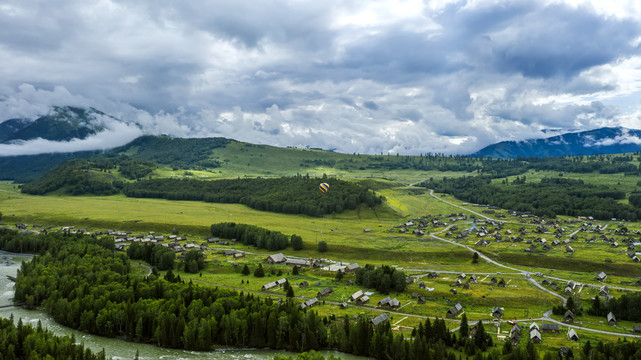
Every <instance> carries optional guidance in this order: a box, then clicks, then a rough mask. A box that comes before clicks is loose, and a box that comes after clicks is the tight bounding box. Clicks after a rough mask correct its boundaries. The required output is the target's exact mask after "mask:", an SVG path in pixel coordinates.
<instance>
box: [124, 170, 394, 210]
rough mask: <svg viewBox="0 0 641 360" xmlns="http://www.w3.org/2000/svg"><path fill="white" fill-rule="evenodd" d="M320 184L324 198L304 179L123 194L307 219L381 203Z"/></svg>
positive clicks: (365, 192) (169, 184)
mask: <svg viewBox="0 0 641 360" xmlns="http://www.w3.org/2000/svg"><path fill="white" fill-rule="evenodd" d="M322 181H323V182H327V183H328V184H329V185H330V189H329V191H328V192H327V194H323V193H321V192H320V190H319V189H318V184H319V182H320V181H319V179H313V178H308V177H304V176H294V177H283V178H273V179H262V178H257V179H236V180H215V181H202V180H194V179H152V180H140V181H137V182H135V183H128V184H126V185H125V186H124V188H123V192H124V193H125V195H127V196H129V197H142V198H162V199H169V200H198V201H206V202H217V203H239V204H243V205H247V206H249V207H251V208H253V209H256V210H264V211H272V212H279V213H285V214H305V215H309V216H322V215H324V214H331V213H334V212H335V213H341V212H343V210H347V209H356V208H357V207H358V206H359V205H360V204H366V205H368V206H374V205H377V204H380V203H381V202H382V198H381V197H379V196H376V195H375V194H374V193H373V192H372V191H370V190H369V189H367V188H366V187H364V186H362V185H359V184H357V183H353V182H347V181H343V180H338V179H323V180H322Z"/></svg>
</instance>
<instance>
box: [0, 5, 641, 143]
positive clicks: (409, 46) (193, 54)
mask: <svg viewBox="0 0 641 360" xmlns="http://www.w3.org/2000/svg"><path fill="white" fill-rule="evenodd" d="M639 54H641V4H639V3H638V2H637V1H634V0H629V1H625V0H622V1H616V2H608V3H607V4H606V3H603V2H601V1H599V0H593V1H590V0H583V1H582V0H567V1H560V0H559V1H553V0H548V1H529V0H517V1H510V2H504V1H495V0H478V1H472V0H470V1H464V0H438V1H436V0H435V1H424V2H422V1H367V2H362V1H349V0H348V1H326V2H299V1H281V0H275V1H270V2H244V1H216V2H211V1H189V2H175V1H166V0H160V1H158V0H154V1H151V0H146V1H136V2H131V1H117V0H102V1H80V0H71V1H62V0H52V1H46V2H30V1H18V0H7V1H3V2H2V4H0V65H1V66H0V121H2V120H6V119H9V118H16V117H18V118H31V119H33V118H35V117H37V116H38V115H44V114H46V113H48V112H49V111H50V109H51V106H54V105H57V106H65V105H70V106H83V107H94V108H96V109H98V110H101V111H103V112H105V113H107V114H109V115H112V116H114V117H117V118H120V119H122V120H123V121H124V124H123V125H122V128H114V129H112V130H113V131H114V132H113V133H112V134H107V133H105V134H102V135H99V136H104V139H102V138H101V139H99V138H96V139H94V141H95V142H96V144H102V145H101V146H107V145H110V144H115V145H120V143H122V142H123V141H125V140H126V139H129V138H130V137H131V136H134V135H135V133H136V129H138V126H140V128H141V129H142V132H143V133H150V134H161V133H163V134H170V135H174V136H181V137H183V136H194V137H203V136H225V137H230V138H235V139H238V140H242V141H249V142H254V143H264V144H272V145H279V146H306V145H308V146H312V147H322V148H326V149H337V150H338V151H342V152H349V153H351V152H358V153H381V152H383V153H388V152H389V153H397V152H399V153H404V154H417V153H424V152H444V153H470V152H473V151H475V150H477V149H479V148H481V147H483V146H485V145H488V144H490V143H494V142H497V141H501V140H520V139H524V138H531V137H543V136H545V134H544V133H543V132H542V130H547V129H572V130H585V129H591V128H596V127H601V126H625V127H629V128H640V127H641V106H640V105H641V103H640V100H641V55H639ZM134 124H136V125H135V126H134ZM120 132H122V133H120ZM85 140H87V141H84V142H83V141H78V142H71V143H68V144H65V145H55V146H64V147H65V148H69V149H85V147H86V146H89V145H88V144H89V142H88V141H89V140H88V139H85ZM7 146H9V145H7ZM16 146H18V145H16ZM47 146H54V144H38V143H36V142H33V143H29V144H27V143H25V144H22V145H21V147H20V148H18V147H6V148H0V154H5V155H6V154H9V153H10V154H17V153H20V152H21V151H24V152H29V153H32V152H33V151H36V150H35V149H40V148H46V147H47Z"/></svg>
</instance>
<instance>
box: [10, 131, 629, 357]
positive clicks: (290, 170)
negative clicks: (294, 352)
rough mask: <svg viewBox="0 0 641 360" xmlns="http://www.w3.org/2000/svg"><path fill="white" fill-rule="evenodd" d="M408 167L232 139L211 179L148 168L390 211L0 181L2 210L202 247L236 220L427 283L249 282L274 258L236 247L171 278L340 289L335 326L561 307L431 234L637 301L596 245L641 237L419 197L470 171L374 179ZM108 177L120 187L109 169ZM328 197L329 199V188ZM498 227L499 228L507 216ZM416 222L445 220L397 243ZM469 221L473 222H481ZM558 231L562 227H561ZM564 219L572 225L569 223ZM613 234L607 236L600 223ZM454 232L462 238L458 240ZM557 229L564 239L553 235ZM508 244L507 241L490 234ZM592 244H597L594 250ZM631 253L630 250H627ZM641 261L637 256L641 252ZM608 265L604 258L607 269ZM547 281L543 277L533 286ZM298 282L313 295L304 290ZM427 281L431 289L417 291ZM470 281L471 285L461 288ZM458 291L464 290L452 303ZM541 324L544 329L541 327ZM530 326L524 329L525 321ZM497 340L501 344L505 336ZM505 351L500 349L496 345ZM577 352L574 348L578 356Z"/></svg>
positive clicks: (297, 278) (517, 316)
mask: <svg viewBox="0 0 641 360" xmlns="http://www.w3.org/2000/svg"><path fill="white" fill-rule="evenodd" d="M402 158H403V157H395V156H388V155H385V156H382V155H381V156H372V155H357V154H354V155H347V154H338V153H328V152H326V151H319V150H313V149H280V148H273V147H266V146H257V145H251V144H243V143H236V142H232V143H231V144H229V145H228V146H225V147H221V148H216V149H214V150H212V153H211V159H213V160H216V161H218V162H220V164H221V166H220V167H219V168H215V169H205V170H189V171H186V170H183V169H178V170H176V169H172V168H170V167H166V166H161V167H159V168H158V169H156V170H155V171H154V173H153V174H152V175H151V176H152V177H170V176H174V177H183V176H184V177H187V176H188V177H199V178H201V179H203V180H214V179H220V178H239V177H241V178H242V177H256V176H288V175H294V174H303V175H305V174H309V175H310V176H323V175H328V176H337V177H340V178H341V179H343V180H347V181H357V182H360V183H362V184H364V185H366V186H368V187H369V188H370V189H373V190H374V191H376V193H377V194H378V195H382V196H384V197H385V201H384V203H383V204H382V205H380V206H376V207H374V208H370V207H367V206H363V205H361V206H360V207H359V208H357V209H356V210H348V211H344V212H342V213H340V214H331V215H327V216H324V217H309V216H304V215H287V214H278V213H272V212H266V211H258V210H253V209H250V208H249V207H247V206H244V205H239V204H217V203H205V202H196V201H168V200H162V199H139V198H127V197H125V196H123V195H112V196H63V195H59V194H58V195H56V194H50V195H47V196H33V195H26V194H22V193H20V190H19V186H18V185H16V184H13V183H10V182H0V212H1V213H2V215H3V216H2V220H1V221H2V222H3V223H5V224H8V225H12V224H15V223H19V222H21V223H26V224H29V225H32V224H38V225H41V226H43V227H51V228H52V229H54V230H55V229H58V228H60V227H62V226H75V227H76V229H79V228H83V229H85V230H86V231H89V232H91V231H97V230H107V229H116V230H122V231H133V232H139V233H142V232H149V231H153V232H155V233H156V234H166V235H169V234H172V233H173V234H178V235H180V236H185V237H187V240H186V241H185V243H193V244H196V245H200V244H202V243H204V242H205V239H206V238H207V237H208V236H210V232H209V227H210V225H211V224H213V223H218V222H237V223H246V224H251V225H256V226H260V227H263V228H267V229H270V230H275V231H279V232H282V233H284V234H286V235H292V234H297V235H300V236H301V237H302V238H303V243H304V247H303V249H302V250H298V251H295V250H293V249H291V248H287V249H285V250H283V251H282V252H283V254H285V255H286V256H296V257H301V258H324V259H330V260H333V261H336V262H344V263H353V262H357V263H359V264H360V265H361V266H363V265H365V264H375V265H389V266H395V267H397V268H398V269H402V270H403V271H405V273H406V274H407V275H411V276H417V277H420V279H418V280H416V281H414V282H413V283H411V284H409V285H408V286H407V290H406V291H404V292H401V293H395V292H392V293H390V294H381V293H377V292H376V291H375V290H373V289H365V288H362V287H361V286H359V285H348V281H349V280H354V275H353V274H345V276H344V277H343V279H341V280H336V279H335V276H336V273H334V272H330V271H324V270H320V269H301V272H300V273H299V274H298V275H293V274H292V267H289V266H285V265H263V266H264V268H265V277H263V278H257V277H254V276H253V275H252V274H253V271H254V270H255V269H256V267H258V264H260V263H263V261H264V259H265V258H266V257H267V256H268V255H269V254H271V252H268V251H266V250H259V249H256V248H254V247H250V246H245V245H242V244H236V243H232V244H231V245H228V246H222V245H218V244H209V245H208V246H209V249H208V250H206V251H205V255H206V261H207V265H206V267H205V269H204V270H202V271H201V272H200V273H197V274H188V273H186V272H183V271H182V270H178V271H176V272H177V273H178V274H180V276H181V277H182V278H183V279H184V280H193V281H197V282H199V283H201V284H205V285H207V286H226V287H232V288H236V289H240V290H244V291H254V292H258V293H261V294H262V295H263V296H272V297H281V296H284V295H285V292H284V291H283V290H282V289H280V288H277V289H273V290H269V291H267V292H262V291H261V287H262V285H263V284H266V283H268V282H270V281H275V280H278V279H280V278H287V279H288V281H289V282H290V283H292V286H293V287H294V291H295V296H296V297H297V298H300V299H301V301H303V300H302V299H308V298H312V297H314V296H316V293H317V292H318V291H320V290H321V289H323V288H325V287H328V286H331V287H332V288H333V289H334V292H333V293H332V294H330V295H329V296H327V297H325V298H323V299H322V300H324V303H323V301H322V303H321V305H319V306H317V307H316V308H315V309H317V310H318V311H319V313H320V314H322V315H330V314H332V315H336V316H345V315H347V316H350V317H353V316H356V315H364V316H375V315H378V314H380V312H381V311H389V312H390V314H391V315H392V317H391V319H392V324H394V325H395V327H397V329H398V330H399V331H403V332H408V331H410V330H411V327H412V326H416V325H417V324H418V323H419V322H421V321H424V319H425V318H426V317H430V318H435V317H438V318H443V317H445V313H446V312H447V310H448V309H450V308H451V307H452V306H454V305H455V304H457V303H461V304H462V305H463V307H464V309H465V313H466V314H467V317H468V320H469V321H470V322H473V321H479V320H483V321H488V322H489V321H491V320H492V317H491V315H490V313H491V311H492V309H494V308H495V307H497V306H498V307H501V308H503V309H504V313H505V316H504V318H503V319H504V320H509V319H513V320H519V321H527V325H528V326H529V324H530V323H531V322H530V320H529V319H537V318H540V317H542V316H543V313H544V312H545V311H547V310H550V309H551V308H552V307H554V306H556V305H558V304H560V299H559V298H558V297H555V296H553V295H551V294H549V293H547V292H544V291H542V290H541V289H540V288H538V287H536V286H534V285H533V284H532V283H531V282H530V281H528V280H527V279H526V278H525V277H524V276H523V275H522V274H517V273H515V272H514V271H511V270H506V269H504V268H502V267H499V266H496V265H494V264H492V263H489V262H487V261H485V260H483V259H481V260H480V261H479V262H478V263H473V262H472V255H473V251H470V250H469V249H466V248H464V247H462V246H457V245H456V244H452V243H449V242H445V241H441V240H439V239H436V238H434V237H431V236H430V235H432V234H435V235H438V236H439V237H441V238H444V239H447V240H449V241H454V242H455V243H457V244H460V245H464V246H468V247H470V248H471V249H473V250H474V251H477V252H479V253H482V254H484V255H486V256H488V257H490V258H491V259H493V260H495V261H498V262H500V263H502V264H505V265H508V266H511V267H514V268H517V269H519V270H522V271H528V272H530V273H532V274H533V273H536V272H539V273H541V274H542V275H545V276H549V277H554V278H558V279H563V281H562V280H557V283H558V289H557V288H554V287H552V286H549V285H548V286H545V287H546V288H547V289H549V290H550V291H552V292H555V293H557V294H561V295H563V296H565V295H564V294H563V288H564V286H565V282H564V281H565V280H569V279H571V280H574V281H575V282H579V283H587V284H601V283H599V282H597V281H596V280H595V279H594V277H595V276H596V274H598V273H599V272H600V271H605V272H606V273H607V274H608V278H607V279H606V280H605V281H604V282H603V283H602V284H606V285H608V286H620V287H624V288H632V289H637V290H641V287H639V286H635V285H634V282H635V281H636V279H637V278H638V277H639V276H641V264H639V263H634V262H632V261H631V260H630V258H629V257H628V256H627V254H626V251H625V249H626V247H622V248H615V247H612V246H611V244H610V243H605V242H603V241H602V240H601V239H599V238H598V237H599V236H601V235H605V236H607V237H614V238H616V239H619V241H623V240H625V239H627V238H629V237H634V238H635V239H637V240H636V241H641V240H638V239H639V238H640V237H639V236H638V235H636V234H635V235H630V233H631V232H632V231H637V230H640V229H641V226H640V225H639V223H629V222H626V223H621V222H619V221H594V222H592V225H590V227H588V228H587V230H585V229H584V230H581V227H582V225H583V224H584V223H585V222H587V221H574V220H576V219H572V218H568V217H560V219H561V220H562V222H561V223H558V226H556V225H551V224H544V226H545V227H546V229H545V231H544V232H537V229H538V228H539V226H540V225H541V224H536V223H532V222H530V221H529V219H523V218H521V217H517V216H512V215H510V214H509V212H508V211H506V210H495V211H494V212H493V213H491V212H485V213H483V215H485V216H488V217H490V218H493V219H495V221H494V222H490V221H486V220H485V219H482V218H481V216H479V215H478V214H480V213H482V211H483V210H484V208H480V207H474V206H472V205H471V204H466V203H465V202H463V201H461V200H459V199H456V198H454V197H453V196H451V195H447V194H436V195H437V196H438V197H439V198H441V199H442V200H444V201H447V202H449V203H453V204H455V205H456V206H452V205H450V204H448V203H446V202H444V201H441V200H439V199H437V198H435V197H433V196H431V195H430V193H429V190H428V189H424V188H420V187H417V186H412V185H411V184H415V183H418V182H420V181H422V180H425V179H429V178H431V177H433V178H443V177H458V176H464V175H471V174H470V173H466V172H457V171H451V172H449V171H448V172H439V171H435V170H431V171H417V170H413V169H411V168H398V169H395V170H384V169H372V168H371V164H372V161H375V162H381V163H385V162H389V163H392V162H394V161H396V162H399V163H401V162H402V161H404V160H403V159H402ZM112 175H113V176H116V177H118V176H119V175H118V173H117V172H114V173H113V174H112ZM522 175H526V176H527V181H533V182H536V181H539V180H540V179H542V178H545V177H557V176H561V175H562V176H563V177H567V178H571V179H582V180H584V181H585V182H589V183H594V184H599V185H607V186H611V187H613V188H617V189H621V190H623V191H625V192H627V193H630V192H632V191H635V190H638V177H634V176H624V175H623V174H608V175H601V174H597V173H590V174H572V173H563V174H560V173H559V172H555V171H528V172H527V173H526V174H521V176H522ZM505 179H507V180H508V182H511V181H512V180H513V179H514V176H510V177H507V178H499V179H495V180H493V181H494V182H496V183H498V184H500V183H501V181H503V180H505ZM330 191H331V190H330ZM459 214H461V215H465V216H467V219H464V220H462V219H456V220H450V219H449V215H455V216H458V215H459ZM499 216H500V218H499ZM422 218H429V219H432V220H434V219H435V220H438V221H439V223H438V224H432V225H429V226H426V227H425V228H423V229H422V230H423V231H424V234H422V235H414V234H412V232H411V230H410V231H408V232H405V233H402V232H401V231H400V230H399V229H400V228H401V227H402V224H405V223H406V222H409V221H418V220H420V219H422ZM474 218H476V219H477V221H474ZM555 220H556V219H555ZM566 220H567V221H566ZM499 222H501V223H502V225H501V226H500V227H498V226H497V225H496V224H497V223H499ZM597 224H600V225H602V226H605V230H602V231H601V232H598V233H597V232H595V231H594V226H596V225H597ZM606 225H607V226H606ZM453 226H456V227H457V228H458V229H457V230H454V228H453ZM483 226H485V227H486V228H487V230H488V231H487V233H488V234H487V235H486V236H484V237H481V236H478V235H477V233H476V232H470V233H469V234H467V236H465V237H462V238H457V235H458V234H460V233H461V232H462V231H464V230H468V231H469V230H470V229H477V228H479V227H483ZM623 226H625V227H626V228H627V229H628V230H629V234H626V235H620V234H615V233H614V230H616V229H620V228H621V227H623ZM557 230H558V237H557V235H556V234H555V232H556V231H557ZM497 234H500V235H501V237H502V240H501V241H496V238H495V236H496V235H497ZM572 235H575V236H576V238H575V239H573V240H572V241H571V242H570V243H569V244H563V243H561V244H560V245H555V246H552V247H551V248H550V249H548V250H543V245H542V244H541V243H538V242H537V239H538V238H544V239H545V240H546V241H547V242H548V244H549V243H551V242H553V241H554V240H556V239H558V240H560V241H563V240H566V239H569V238H570V236H572ZM511 236H521V237H522V241H521V242H513V241H509V238H510V237H511ZM592 238H597V239H596V240H595V241H591V242H590V241H589V240H590V239H592ZM481 239H487V240H490V243H489V245H488V246H482V245H477V242H478V241H479V240H481ZM321 241H324V242H326V243H327V245H328V251H327V252H324V253H320V252H319V251H318V243H319V242H321ZM526 241H530V242H532V244H534V251H532V252H529V253H528V252H526V251H525V248H527V247H529V246H530V245H531V244H527V243H526ZM568 245H569V246H572V248H573V249H574V252H573V253H568V252H566V251H565V247H566V246H568ZM226 249H235V250H239V251H243V252H246V255H245V257H243V258H240V259H233V258H232V257H225V256H224V255H223V254H221V250H226ZM622 250H623V251H622ZM637 251H639V250H637ZM606 259H608V261H606ZM245 265H247V266H248V267H249V268H250V270H251V273H252V274H250V275H242V274H241V269H242V268H243V267H244V266H245ZM134 268H135V269H136V274H139V275H140V276H143V275H144V274H145V273H146V269H145V268H144V267H142V266H138V265H135V266H134ZM431 271H439V274H438V277H437V278H435V279H430V278H428V277H427V276H425V275H427V274H428V273H429V272H431ZM461 272H464V273H466V274H467V278H469V276H470V275H471V274H477V278H478V280H479V281H478V283H477V284H472V283H470V284H468V285H469V288H466V287H463V286H455V285H454V282H455V281H456V279H457V275H458V273H461ZM493 277H496V278H497V279H501V278H503V279H504V280H505V281H506V282H507V285H506V286H505V287H498V286H495V285H494V284H492V283H490V279H491V278H493ZM534 279H535V280H536V281H537V282H539V283H541V281H542V280H543V279H544V278H543V277H537V276H534ZM303 281H307V282H308V283H309V284H310V286H308V287H300V286H299V285H298V284H300V283H301V282H303ZM421 282H424V283H425V285H426V287H427V289H421V288H419V286H418V285H419V284H420V283H421ZM465 283H467V279H465V280H464V284H465ZM357 290H363V291H371V292H373V294H372V295H371V296H370V301H369V302H368V303H367V304H364V305H362V306H354V304H352V303H350V305H349V306H348V307H347V308H346V309H342V308H340V307H339V306H338V305H337V304H338V303H340V302H344V301H347V299H349V297H350V295H351V294H353V293H354V292H356V291H357ZM452 290H456V293H454V292H453V291H452ZM597 292H598V289H596V288H591V287H584V288H583V289H581V291H580V292H577V293H576V294H575V296H576V298H577V299H579V300H580V301H582V302H583V304H584V306H586V307H587V306H589V303H590V300H591V299H592V298H593V297H594V296H595V295H596V293H597ZM628 292H629V291H628V290H616V289H612V290H611V292H610V295H611V296H614V297H619V296H621V295H622V294H624V293H628ZM387 296H390V297H392V298H397V299H398V300H399V302H400V303H401V308H399V309H388V308H380V307H378V306H377V303H378V301H380V300H381V299H383V298H385V297H387ZM417 296H422V297H424V298H425V304H419V303H418V300H417ZM459 320H460V317H457V318H454V319H448V321H449V322H448V324H450V325H449V326H450V327H451V328H455V327H457V326H458V321H459ZM579 321H582V322H583V326H586V327H589V328H593V329H596V330H606V331H613V332H616V333H627V332H629V330H630V329H631V328H632V326H633V325H635V324H633V323H630V322H621V323H620V324H619V325H617V327H616V328H615V329H613V327H611V326H609V325H607V324H604V323H603V319H597V318H593V317H589V316H581V317H580V320H579ZM537 323H539V324H540V321H537ZM524 324H525V323H524ZM499 326H500V327H499V328H498V329H497V328H495V327H494V326H493V325H487V326H486V329H488V332H490V333H492V334H493V335H494V336H495V340H498V339H499V338H500V337H502V336H504V335H506V333H507V332H509V329H510V327H511V326H508V325H507V324H506V323H505V322H503V323H502V324H500V325H499ZM566 331H567V329H566V330H562V331H561V333H559V334H548V333H544V334H543V345H541V349H552V348H554V347H558V346H567V345H568V344H569V342H568V341H567V340H566V339H565V332H566ZM578 333H579V335H580V337H581V340H580V343H579V344H584V343H585V341H587V339H590V340H591V341H595V340H601V339H609V340H612V339H614V338H615V337H613V336H610V335H603V334H598V333H592V332H583V331H578ZM497 336H498V337H497ZM497 343H499V345H497V346H499V347H500V346H502V345H500V344H501V343H502V342H499V341H497ZM574 346H577V345H574Z"/></svg>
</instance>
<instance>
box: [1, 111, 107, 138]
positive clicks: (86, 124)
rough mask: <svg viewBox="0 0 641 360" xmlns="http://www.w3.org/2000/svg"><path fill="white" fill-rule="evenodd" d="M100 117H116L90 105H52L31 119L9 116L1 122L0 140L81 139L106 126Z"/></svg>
mask: <svg viewBox="0 0 641 360" xmlns="http://www.w3.org/2000/svg"><path fill="white" fill-rule="evenodd" d="M101 117H108V118H110V119H113V120H117V119H115V118H113V117H111V116H109V115H107V114H105V113H103V112H101V111H98V110H96V109H93V108H89V109H83V108H77V107H72V106H62V107H59V106H55V107H53V109H52V111H51V112H50V113H49V114H48V115H44V116H41V117H39V118H37V119H35V120H33V121H31V120H28V119H9V120H6V121H3V122H2V123H0V143H3V144H9V143H14V142H16V141H27V140H33V139H37V138H42V139H45V140H52V141H70V140H73V139H84V138H86V137H88V136H91V135H95V134H96V133H98V132H101V131H103V130H105V125H104V121H103V119H101Z"/></svg>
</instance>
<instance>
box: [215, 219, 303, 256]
mask: <svg viewBox="0 0 641 360" xmlns="http://www.w3.org/2000/svg"><path fill="white" fill-rule="evenodd" d="M210 230H211V234H212V235H213V236H220V237H222V238H224V239H236V240H238V241H240V242H241V243H242V244H243V245H254V246H255V247H257V248H259V249H267V250H282V249H284V248H286V247H287V244H288V243H289V240H288V239H287V236H285V235H284V234H283V233H281V232H279V231H272V230H268V229H265V228H261V227H258V226H255V225H247V224H236V223H233V222H225V223H218V224H212V225H211V227H210ZM299 238H300V236H296V235H292V239H293V240H295V242H296V241H297V240H298V239H299ZM300 241H301V247H302V238H301V239H300Z"/></svg>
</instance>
